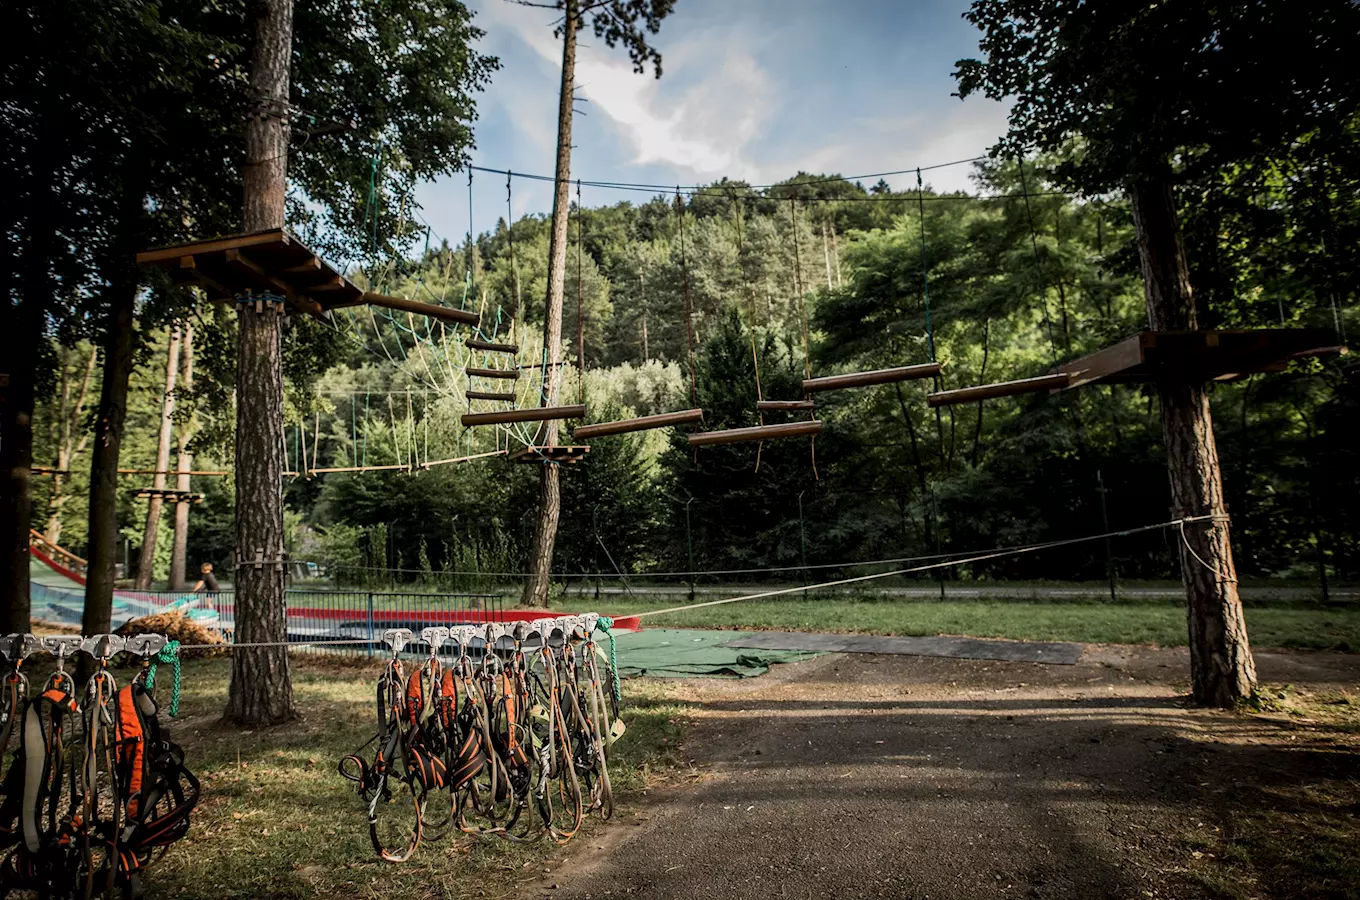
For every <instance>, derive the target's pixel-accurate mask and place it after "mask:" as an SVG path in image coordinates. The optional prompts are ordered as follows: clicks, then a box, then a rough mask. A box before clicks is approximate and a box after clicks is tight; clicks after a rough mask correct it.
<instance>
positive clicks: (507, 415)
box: [460, 406, 586, 427]
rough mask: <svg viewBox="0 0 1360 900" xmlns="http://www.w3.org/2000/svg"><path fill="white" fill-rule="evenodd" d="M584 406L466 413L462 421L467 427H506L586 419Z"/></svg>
mask: <svg viewBox="0 0 1360 900" xmlns="http://www.w3.org/2000/svg"><path fill="white" fill-rule="evenodd" d="M585 416H586V408H585V407H584V406H534V407H530V408H528V409H506V410H502V411H500V412H484V413H464V414H463V415H462V417H461V419H460V421H462V423H463V425H464V426H465V427H471V426H473V425H505V424H508V423H510V422H544V421H547V420H548V419H584V418H585Z"/></svg>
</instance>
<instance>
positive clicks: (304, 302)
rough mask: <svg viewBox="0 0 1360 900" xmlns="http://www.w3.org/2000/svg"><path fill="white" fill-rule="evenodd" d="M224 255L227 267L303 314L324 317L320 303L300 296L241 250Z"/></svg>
mask: <svg viewBox="0 0 1360 900" xmlns="http://www.w3.org/2000/svg"><path fill="white" fill-rule="evenodd" d="M224 255H225V258H226V261H227V266H228V267H230V268H231V269H234V270H235V271H236V272H238V273H239V274H241V275H244V276H245V277H246V278H247V279H248V280H251V281H254V282H255V283H256V284H257V285H259V286H260V287H263V288H264V289H265V290H270V291H274V292H276V293H277V294H279V295H280V296H282V297H283V298H284V299H285V300H287V301H288V302H289V303H291V304H292V305H293V306H295V307H296V308H297V309H299V310H301V311H302V312H305V313H307V314H309V315H312V316H315V317H316V318H318V319H319V318H321V317H322V313H323V312H324V310H323V309H322V307H321V304H320V303H317V302H316V301H315V300H313V299H312V298H311V297H304V296H301V295H299V294H298V292H297V290H296V289H295V288H294V287H293V286H292V285H291V284H289V283H288V282H286V281H283V280H282V279H280V278H275V277H274V276H273V275H271V274H270V273H269V271H268V270H267V269H266V268H265V267H264V266H262V265H260V264H259V263H258V262H256V261H255V260H253V259H251V258H250V257H249V256H246V255H245V254H244V253H242V252H241V251H240V250H236V249H232V250H227V251H226V253H225V254H224Z"/></svg>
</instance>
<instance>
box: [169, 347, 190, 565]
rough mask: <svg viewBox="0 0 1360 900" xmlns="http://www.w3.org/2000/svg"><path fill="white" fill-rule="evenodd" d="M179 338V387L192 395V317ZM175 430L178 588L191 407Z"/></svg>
mask: <svg viewBox="0 0 1360 900" xmlns="http://www.w3.org/2000/svg"><path fill="white" fill-rule="evenodd" d="M182 328H183V337H182V338H181V346H180V351H179V353H180V372H179V383H180V388H181V389H182V390H183V391H184V392H185V393H186V394H188V395H190V396H192V394H193V390H194V323H193V321H192V320H185V322H184V325H183V326H182ZM176 431H177V432H178V434H177V437H178V444H179V452H178V453H177V454H176V457H175V472H176V475H175V490H177V491H180V492H182V493H181V496H180V499H178V500H176V501H175V537H174V542H175V543H174V547H173V548H171V551H170V590H172V591H182V590H184V588H185V586H186V582H185V580H184V574H185V557H186V556H187V555H188V551H189V506H190V503H189V501H188V500H187V499H185V498H184V496H183V494H185V493H188V491H189V488H190V486H191V484H192V482H191V480H190V475H189V471H190V470H191V469H193V467H194V453H193V450H192V449H190V442H191V441H192V440H193V439H194V417H193V412H192V410H189V411H187V414H186V410H184V409H183V408H182V407H181V409H180V422H179V427H178V428H177V429H176Z"/></svg>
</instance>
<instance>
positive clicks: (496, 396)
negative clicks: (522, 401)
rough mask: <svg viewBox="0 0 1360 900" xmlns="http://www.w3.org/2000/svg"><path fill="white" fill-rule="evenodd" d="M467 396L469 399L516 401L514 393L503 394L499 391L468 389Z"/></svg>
mask: <svg viewBox="0 0 1360 900" xmlns="http://www.w3.org/2000/svg"><path fill="white" fill-rule="evenodd" d="M467 398H468V399H469V400H500V401H503V402H506V403H514V402H515V395H514V394H510V393H506V394H502V393H499V392H497V391H468V392H467Z"/></svg>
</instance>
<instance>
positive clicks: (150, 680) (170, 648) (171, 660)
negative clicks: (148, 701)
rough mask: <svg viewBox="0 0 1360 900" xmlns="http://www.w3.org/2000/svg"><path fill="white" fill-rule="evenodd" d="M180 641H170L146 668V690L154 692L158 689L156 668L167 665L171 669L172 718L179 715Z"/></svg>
mask: <svg viewBox="0 0 1360 900" xmlns="http://www.w3.org/2000/svg"><path fill="white" fill-rule="evenodd" d="M179 647H180V645H179V641H169V642H167V643H166V645H165V646H164V647H162V648H161V651H160V652H159V653H157V654H156V655H155V656H153V657H152V658H151V661H150V662H149V663H147V667H146V689H147V690H148V691H149V690H152V689H153V688H155V687H156V667H157V666H159V665H160V664H161V663H165V664H166V665H169V666H170V667H171V673H170V707H169V711H170V718H172V719H173V718H174V717H175V716H177V715H179V695H180V661H179Z"/></svg>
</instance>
